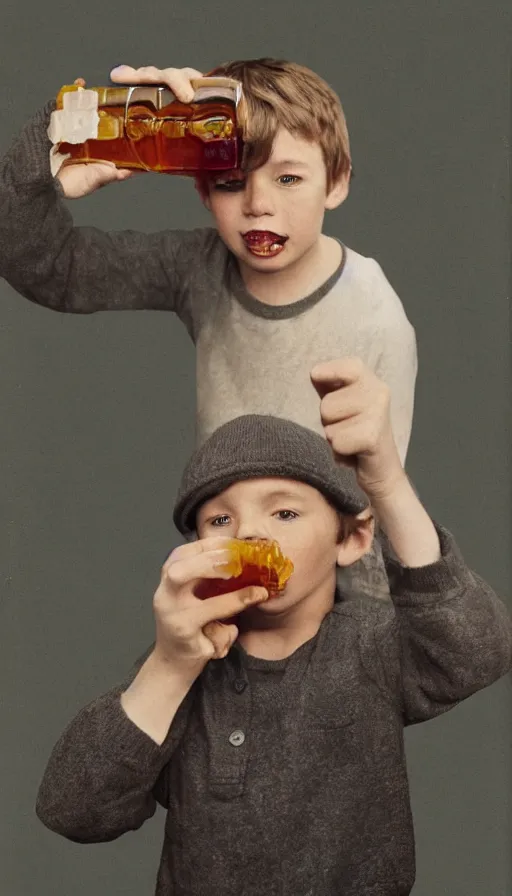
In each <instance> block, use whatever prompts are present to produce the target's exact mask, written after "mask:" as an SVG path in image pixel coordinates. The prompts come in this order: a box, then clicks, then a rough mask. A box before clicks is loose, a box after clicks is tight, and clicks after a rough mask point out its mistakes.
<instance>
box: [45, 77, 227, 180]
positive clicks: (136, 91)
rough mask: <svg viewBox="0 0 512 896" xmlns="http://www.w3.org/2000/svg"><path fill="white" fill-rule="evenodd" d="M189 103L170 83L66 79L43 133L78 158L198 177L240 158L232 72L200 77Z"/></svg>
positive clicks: (62, 151)
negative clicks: (101, 83) (97, 83)
mask: <svg viewBox="0 0 512 896" xmlns="http://www.w3.org/2000/svg"><path fill="white" fill-rule="evenodd" d="M192 86H193V88H194V90H195V94H194V98H193V100H192V101H191V102H190V103H182V102H180V101H179V100H177V99H176V97H175V96H174V94H173V93H172V91H171V90H170V89H169V88H168V87H164V86H162V87H160V86H153V85H136V86H132V87H124V86H123V87H91V88H85V87H82V86H80V85H76V84H73V85H66V86H64V87H62V88H61V90H60V91H59V93H58V95H57V102H56V110H55V112H53V113H52V116H51V120H50V126H49V129H48V136H49V138H50V140H51V142H52V143H53V144H54V147H55V149H56V151H57V152H58V153H59V154H62V155H64V156H66V158H67V159H69V160H71V161H76V162H102V161H107V162H113V163H114V164H115V165H116V166H117V167H118V168H133V169H138V170H142V171H158V172H162V173H165V174H184V175H190V176H197V175H200V174H202V173H205V172H208V171H227V170H230V169H233V168H236V167H238V166H239V165H240V164H241V156H242V140H241V134H240V129H239V127H238V125H237V108H238V106H239V103H240V99H241V85H240V83H239V82H238V81H235V80H233V79H232V78H215V77H211V78H198V79H196V80H193V81H192Z"/></svg>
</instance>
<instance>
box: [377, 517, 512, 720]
mask: <svg viewBox="0 0 512 896" xmlns="http://www.w3.org/2000/svg"><path fill="white" fill-rule="evenodd" d="M437 533H438V537H439V543H440V558H439V559H438V560H437V561H435V562H433V563H430V564H427V565H425V566H422V567H416V568H409V567H404V566H402V565H401V564H400V563H399V562H398V561H397V560H396V559H394V558H390V557H389V556H388V557H386V558H385V559H386V569H387V573H388V577H389V581H390V590H391V595H392V599H393V603H394V606H395V619H394V622H393V624H392V627H391V630H389V627H388V626H386V628H388V631H387V632H385V631H381V632H377V633H376V641H377V643H380V644H381V645H382V655H383V667H384V668H385V669H388V670H390V669H392V668H395V669H396V668H399V669H400V682H399V689H400V692H401V701H402V710H403V713H404V718H405V721H406V722H407V723H408V724H413V723H415V722H421V721H425V720H426V719H430V718H434V717H435V716H438V715H440V714H441V713H443V712H446V711H447V710H449V709H451V708H452V707H454V706H455V705H456V704H457V703H459V702H460V701H461V700H464V699H466V698H467V697H469V696H471V695H472V694H474V693H476V692H477V691H479V690H481V689H482V688H485V687H487V686H488V685H490V684H492V683H493V682H494V681H496V680H497V679H498V678H500V677H502V676H503V675H506V674H507V672H509V671H510V670H511V669H512V622H511V618H510V614H509V612H508V611H507V609H506V607H505V605H504V604H503V603H502V602H501V600H499V598H498V597H497V596H496V594H495V593H494V591H493V589H492V588H491V587H490V586H489V585H488V584H487V583H486V582H484V581H483V579H481V578H480V577H479V576H478V575H476V574H475V573H474V572H472V571H471V570H470V569H469V568H468V567H467V565H466V564H465V563H464V560H463V558H462V557H461V555H460V552H459V550H458V548H457V546H456V544H455V541H454V539H453V537H452V536H451V535H450V533H449V532H447V531H446V530H444V529H442V528H441V527H437ZM395 652H396V655H395V656H393V653H395ZM393 660H395V662H393ZM395 685H396V683H395Z"/></svg>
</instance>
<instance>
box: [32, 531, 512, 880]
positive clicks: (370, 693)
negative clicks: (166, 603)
mask: <svg viewBox="0 0 512 896" xmlns="http://www.w3.org/2000/svg"><path fill="white" fill-rule="evenodd" d="M439 534H440V540H441V548H442V558H441V559H440V560H439V561H438V562H437V563H435V564H432V565H431V566H428V567H424V568H422V569H415V570H410V569H404V568H402V567H401V566H400V565H399V564H398V563H397V562H396V561H395V560H392V559H390V558H387V559H386V562H387V572H388V576H389V580H390V583H391V589H392V596H393V601H392V602H383V601H371V600H369V599H364V600H361V601H357V600H355V601H350V602H338V603H336V604H335V606H334V608H333V610H332V611H331V612H330V613H329V614H328V615H327V616H326V617H325V619H324V621H323V623H322V625H321V626H320V629H319V631H318V633H317V635H316V636H315V637H314V638H312V639H311V640H310V641H308V642H307V643H305V644H304V645H303V646H302V647H300V648H299V649H298V650H297V651H295V653H293V654H292V655H291V656H290V657H289V658H287V659H286V660H280V661H273V662H271V661H267V660H261V659H256V658H254V657H250V656H248V655H247V654H246V653H245V651H244V650H243V649H242V648H241V647H240V646H237V645H235V647H234V648H233V649H232V650H231V652H230V654H229V656H228V657H227V658H226V659H225V660H219V661H211V662H209V663H208V664H207V666H206V668H205V670H204V672H203V673H202V675H201V676H200V677H199V679H198V680H197V681H196V683H195V685H194V687H193V688H192V690H191V691H190V692H189V693H188V695H187V697H186V698H185V700H184V701H183V703H182V704H181V707H180V709H179V710H178V713H177V715H176V717H175V719H174V721H173V723H172V725H171V728H170V731H169V733H168V735H167V738H166V740H165V741H164V743H163V744H162V746H158V745H157V744H156V743H155V742H154V741H152V740H151V739H150V738H149V737H148V736H147V735H146V734H144V733H143V732H142V731H141V730H140V729H138V728H137V727H136V726H135V725H134V724H133V723H132V722H131V721H130V720H129V719H128V718H127V716H126V715H125V713H124V711H123V709H122V707H121V704H120V694H121V692H122V690H123V689H124V688H125V687H126V685H127V682H124V683H123V685H121V686H120V687H118V688H115V689H113V690H111V691H110V692H109V693H107V694H105V695H104V696H102V697H100V698H99V699H97V700H95V701H94V702H93V703H91V704H90V705H89V706H87V707H86V708H85V709H83V710H82V711H81V712H80V713H79V715H78V716H77V717H76V719H75V720H74V721H73V722H72V723H71V724H70V726H69V727H68V728H67V730H66V731H65V732H64V734H63V735H62V737H61V738H60V740H59V742H58V743H57V745H56V747H55V749H54V751H53V754H52V756H51V759H50V762H49V764H48V767H47V770H46V773H45V776H44V780H43V782H42V785H41V788H40V792H39V796H38V802H37V812H38V815H39V817H40V819H41V820H42V821H43V822H44V823H45V824H46V825H47V826H48V827H50V828H51V829H53V830H55V831H57V832H59V833H61V834H63V835H64V836H66V837H68V838H69V839H71V840H76V841H79V842H83V843H93V842H100V841H107V840H112V839H114V838H116V837H119V836H120V835H121V834H123V833H125V832H126V831H131V830H134V829H136V828H138V827H140V825H141V824H143V822H144V821H145V820H146V819H147V818H149V817H151V816H152V815H153V813H154V812H155V808H156V801H158V802H160V803H161V804H162V805H163V806H164V807H165V808H166V810H167V820H166V828H165V839H164V844H163V849H162V856H161V862H160V869H159V872H158V883H157V887H156V893H157V894H158V896H407V894H409V893H410V891H411V888H412V886H413V882H414V874H415V865H414V837H413V828H412V819H411V810H410V802H409V790H408V783H407V773H406V764H405V756H404V741H403V728H404V726H405V725H409V724H413V723H416V722H421V721H424V720H426V719H431V718H434V717H435V716H438V715H439V714H441V713H443V712H445V711H446V710H448V709H451V708H452V707H454V706H455V705H456V704H457V703H458V702H459V701H461V700H463V699H465V698H466V697H469V696H470V695H471V694H473V693H474V692H475V691H478V690H480V689H481V688H484V687H486V686H487V685H489V684H491V682H493V681H495V680H496V679H497V678H499V677H500V676H501V675H503V674H505V673H506V672H507V671H508V670H509V669H510V668H511V665H512V634H511V625H510V619H509V617H508V614H507V611H506V610H505V608H504V606H503V604H502V603H501V602H500V601H499V600H498V599H497V598H496V596H495V595H494V594H493V592H492V590H491V589H490V588H489V586H487V585H486V584H485V583H484V582H483V581H482V580H481V579H479V578H478V577H477V576H476V575H475V574H473V573H472V572H471V571H470V570H469V569H468V568H467V566H466V565H465V564H464V562H463V560H462V559H461V557H460V555H459V553H458V551H457V549H456V547H455V545H454V542H453V539H452V537H451V536H450V535H449V534H448V533H447V532H446V531H445V530H442V529H439Z"/></svg>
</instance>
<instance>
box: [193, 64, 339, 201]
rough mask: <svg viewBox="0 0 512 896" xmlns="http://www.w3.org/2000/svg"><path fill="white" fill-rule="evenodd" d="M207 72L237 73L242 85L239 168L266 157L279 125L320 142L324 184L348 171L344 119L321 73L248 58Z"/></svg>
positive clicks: (329, 185) (329, 184)
mask: <svg viewBox="0 0 512 896" xmlns="http://www.w3.org/2000/svg"><path fill="white" fill-rule="evenodd" d="M209 74H210V75H216V76H224V77H229V78H235V79H236V80H237V81H240V82H241V84H242V88H243V99H242V101H241V103H240V106H239V115H238V118H239V121H240V124H241V128H242V138H243V141H244V144H245V151H244V157H243V161H242V167H243V168H244V169H245V170H248V171H251V170H254V169H255V168H258V167H260V165H264V164H265V162H266V161H267V160H268V159H269V158H270V154H271V152H272V147H273V144H274V140H275V137H276V134H277V131H278V129H279V128H280V127H284V128H286V130H288V131H290V133H292V134H294V135H295V136H298V137H302V138H303V139H305V140H310V141H311V142H314V143H317V144H319V146H320V148H321V150H322V154H323V158H324V162H325V167H326V171H327V189H328V190H330V189H331V188H332V187H333V186H334V184H335V183H336V182H337V181H338V180H339V179H340V178H341V177H342V176H343V175H346V174H350V173H351V171H352V160H351V155H350V142H349V136H348V129H347V122H346V120H345V113H344V112H343V107H342V105H341V102H340V99H339V97H338V95H337V94H336V92H335V91H334V90H333V89H332V87H330V86H329V84H327V82H326V81H324V80H323V78H321V77H320V75H317V74H315V72H313V71H311V69H309V68H306V67H305V66H303V65H299V64H298V63H296V62H286V61H284V60H278V59H266V58H265V59H249V60H239V61H236V62H228V63H225V64H223V65H219V66H217V67H216V68H215V69H213V70H212V71H211V72H209Z"/></svg>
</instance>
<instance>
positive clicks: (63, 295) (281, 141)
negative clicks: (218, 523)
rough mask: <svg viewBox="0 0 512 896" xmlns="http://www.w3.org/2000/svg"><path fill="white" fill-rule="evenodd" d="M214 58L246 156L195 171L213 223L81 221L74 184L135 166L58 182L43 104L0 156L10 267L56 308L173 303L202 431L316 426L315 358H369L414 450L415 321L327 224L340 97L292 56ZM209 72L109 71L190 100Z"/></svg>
mask: <svg viewBox="0 0 512 896" xmlns="http://www.w3.org/2000/svg"><path fill="white" fill-rule="evenodd" d="M215 71H216V73H223V74H224V73H225V74H227V75H230V76H232V77H235V78H237V79H239V80H240V81H242V83H243V88H244V97H245V101H244V106H243V107H242V110H241V112H242V124H243V126H244V137H245V139H246V141H247V145H248V155H247V169H246V170H244V171H239V172H232V173H231V174H229V175H228V176H225V177H212V178H211V179H210V181H208V182H205V183H203V184H201V190H202V196H203V198H204V201H205V202H206V204H207V205H208V207H209V208H210V209H211V212H212V216H213V219H214V224H215V227H214V228H213V229H202V230H192V231H190V232H186V231H185V232H184V231H171V230H166V231H163V232H160V233H150V234H147V233H142V232H134V231H121V232H115V233H105V232H102V231H100V230H98V229H96V228H91V227H74V226H73V220H72V217H71V214H70V212H69V210H68V208H67V205H66V204H65V202H64V201H63V199H64V197H66V198H78V197H80V196H85V195H87V194H88V193H91V192H93V191H94V190H95V189H97V188H98V187H99V186H101V185H104V184H106V183H108V182H110V181H115V180H120V179H124V178H126V177H127V176H128V175H129V174H130V172H128V171H118V170H117V169H115V168H114V167H113V166H109V165H103V164H91V165H72V166H67V167H63V168H61V170H60V171H59V173H58V175H57V178H56V179H54V178H53V177H52V174H51V170H50V161H49V152H50V143H49V140H48V137H47V134H46V131H47V128H48V123H49V119H50V114H51V111H52V109H53V108H54V104H53V103H49V104H48V105H47V106H46V107H45V108H44V109H43V110H42V111H41V112H40V113H39V114H38V115H36V117H35V118H34V119H33V120H32V121H31V122H29V123H28V124H27V125H26V127H25V129H24V131H23V132H22V134H21V136H20V137H19V138H18V140H17V141H16V142H15V143H14V146H13V147H12V149H11V151H10V152H9V153H8V154H7V155H6V156H5V158H4V160H3V164H2V165H1V168H0V209H1V216H2V230H1V233H0V275H2V276H3V277H5V278H6V279H7V280H8V281H9V282H10V283H11V284H12V285H13V287H14V288H15V289H17V290H18V291H19V292H20V293H22V294H23V295H25V296H27V298H29V299H31V300H33V301H35V302H37V303H39V304H41V305H45V306H46V307H48V308H52V309H54V310H56V311H65V312H74V313H78V314H85V313H91V312H94V311H105V310H122V309H128V310H133V309H155V310H159V311H162V310H165V311H175V312H176V313H177V314H178V316H179V317H180V318H181V320H182V321H183V322H184V324H185V326H186V327H187V329H188V331H189V333H190V335H191V337H192V339H193V340H194V342H195V344H196V347H197V374H198V379H197V388H198V439H199V442H202V441H204V439H205V438H207V437H208V435H210V434H211V433H212V432H213V431H214V430H215V429H217V428H218V426H220V425H221V424H222V423H224V422H226V421H228V420H230V419H233V418H234V417H237V416H239V415H241V414H247V413H263V414H275V415H277V416H286V417H287V418H290V419H292V420H296V421H297V422H298V423H301V424H303V425H306V426H308V427H310V428H312V429H315V430H316V431H318V432H321V422H320V418H319V415H318V406H317V402H316V396H315V392H314V389H313V387H312V386H311V383H310V379H309V373H310V370H311V368H312V367H313V366H314V364H315V363H318V362H319V361H321V360H325V358H333V359H334V358H341V357H345V356H357V357H360V358H361V359H362V360H363V361H364V363H365V364H367V365H368V366H369V367H370V368H371V369H373V370H374V371H375V372H376V373H377V374H378V375H379V376H380V377H381V378H382V379H383V380H384V381H385V382H386V383H387V384H388V386H389V388H390V390H391V395H392V408H391V414H392V422H393V429H394V432H395V437H396V440H397V444H398V447H399V452H400V455H401V457H402V460H404V458H405V455H406V450H407V444H408V441H409V436H410V431H411V420H412V412H413V396H414V382H415V376H416V346H415V338H414V331H413V329H412V327H411V325H410V324H409V322H408V320H407V318H406V316H405V313H404V310H403V308H402V305H401V303H400V300H399V299H398V297H397V296H396V294H395V293H394V291H393V290H392V288H391V287H390V285H389V283H388V282H387V280H386V278H385V277H384V275H383V273H382V271H381V269H380V267H379V265H378V264H377V263H376V262H375V261H373V260H371V259H368V258H363V257H362V256H361V255H358V254H357V253H356V252H354V251H353V250H351V249H348V248H347V247H344V246H342V245H341V244H340V243H339V242H338V241H337V240H335V239H333V238H331V237H328V236H326V235H325V234H323V233H322V226H323V219H324V214H325V211H326V209H333V208H335V207H336V206H338V205H339V204H340V203H342V202H343V201H344V199H345V198H346V196H347V194H348V189H349V180H350V172H351V165H352V163H351V156H350V146H349V140H348V133H347V129H346V123H345V117H344V114H343V110H342V107H341V104H340V101H339V99H338V97H337V96H336V94H335V93H334V91H333V90H331V88H330V87H329V86H328V85H327V84H326V83H325V82H324V81H323V80H322V79H321V78H320V77H319V76H318V75H316V74H314V73H313V72H311V71H309V70H308V69H306V68H304V67H302V66H299V65H297V64H295V63H289V62H277V61H275V60H255V61H247V62H237V63H232V64H230V65H227V66H222V67H220V68H218V69H216V70H215ZM199 74H200V73H199V72H197V71H195V70H194V69H182V70H181V71H179V70H176V69H164V70H158V69H152V68H151V69H146V68H144V69H137V70H135V69H130V68H128V67H126V66H121V67H120V68H119V69H117V70H115V71H113V72H112V75H111V76H112V79H113V80H118V81H125V82H130V81H131V82H160V83H167V84H168V85H169V87H170V88H171V89H172V90H173V91H174V92H175V93H176V95H177V96H178V97H180V98H181V99H183V100H185V101H187V100H190V99H191V97H192V94H193V90H192V87H191V85H190V78H191V77H193V76H194V75H196V76H198V75H199ZM165 184H168V185H169V188H171V187H172V185H171V183H170V182H169V181H165V180H162V186H165Z"/></svg>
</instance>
